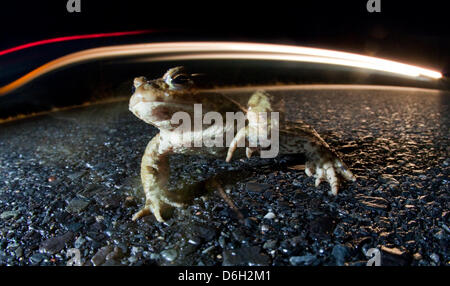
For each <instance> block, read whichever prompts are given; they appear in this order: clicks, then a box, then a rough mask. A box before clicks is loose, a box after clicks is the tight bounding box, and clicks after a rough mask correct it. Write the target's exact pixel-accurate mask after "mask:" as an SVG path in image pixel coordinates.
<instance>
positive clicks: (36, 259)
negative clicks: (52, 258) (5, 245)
mask: <svg viewBox="0 0 450 286" xmlns="http://www.w3.org/2000/svg"><path fill="white" fill-rule="evenodd" d="M45 258H47V256H46V255H44V254H42V253H35V254H33V255H32V256H31V257H30V262H31V263H32V264H38V263H40V262H41V261H42V260H44V259H45Z"/></svg>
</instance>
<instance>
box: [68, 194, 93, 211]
mask: <svg viewBox="0 0 450 286" xmlns="http://www.w3.org/2000/svg"><path fill="white" fill-rule="evenodd" d="M88 205H89V200H87V199H82V198H78V197H75V198H73V199H72V200H71V201H70V202H69V204H68V205H67V207H66V211H67V212H69V213H71V214H76V213H79V212H82V211H83V210H85V209H86V208H87V206H88Z"/></svg>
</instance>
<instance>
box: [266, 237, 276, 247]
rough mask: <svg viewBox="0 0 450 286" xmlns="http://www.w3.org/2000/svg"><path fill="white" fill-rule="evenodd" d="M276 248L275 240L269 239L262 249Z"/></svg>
mask: <svg viewBox="0 0 450 286" xmlns="http://www.w3.org/2000/svg"><path fill="white" fill-rule="evenodd" d="M276 246H277V240H276V239H271V240H268V241H266V242H265V243H264V245H263V248H264V249H274V248H275V247H276Z"/></svg>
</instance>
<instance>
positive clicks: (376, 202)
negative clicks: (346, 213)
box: [356, 195, 390, 211]
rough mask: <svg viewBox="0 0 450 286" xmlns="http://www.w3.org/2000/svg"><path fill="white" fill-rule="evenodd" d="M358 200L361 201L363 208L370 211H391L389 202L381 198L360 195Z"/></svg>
mask: <svg viewBox="0 0 450 286" xmlns="http://www.w3.org/2000/svg"><path fill="white" fill-rule="evenodd" d="M356 198H357V199H358V200H359V203H360V204H361V206H362V207H364V208H365V209H369V210H377V211H389V209H390V204H389V202H388V201H387V200H386V199H384V198H381V197H370V196H365V195H358V196H356Z"/></svg>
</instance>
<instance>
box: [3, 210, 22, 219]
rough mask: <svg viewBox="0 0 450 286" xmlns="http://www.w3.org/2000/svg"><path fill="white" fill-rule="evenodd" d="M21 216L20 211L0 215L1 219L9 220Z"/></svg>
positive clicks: (5, 212)
mask: <svg viewBox="0 0 450 286" xmlns="http://www.w3.org/2000/svg"><path fill="white" fill-rule="evenodd" d="M18 216H19V212H18V211H4V212H2V214H0V219H4V220H8V219H10V218H16V217H18Z"/></svg>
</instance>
